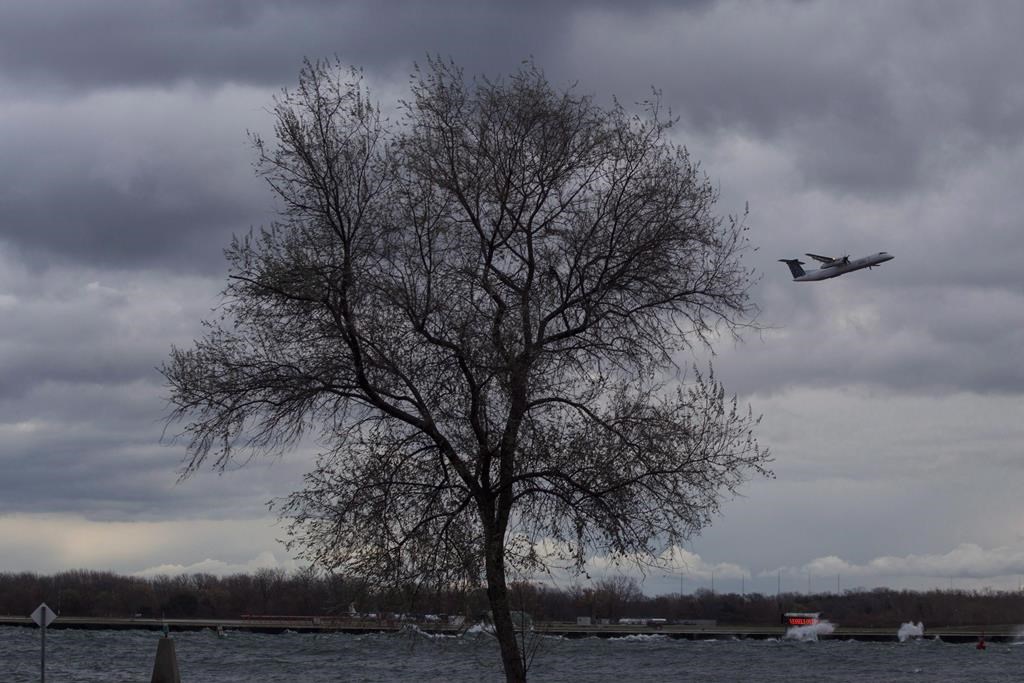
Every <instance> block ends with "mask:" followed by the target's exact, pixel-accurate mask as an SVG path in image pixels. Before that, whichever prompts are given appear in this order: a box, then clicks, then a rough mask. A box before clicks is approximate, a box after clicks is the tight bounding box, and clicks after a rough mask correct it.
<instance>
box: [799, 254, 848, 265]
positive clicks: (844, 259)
mask: <svg viewBox="0 0 1024 683" xmlns="http://www.w3.org/2000/svg"><path fill="white" fill-rule="evenodd" d="M807 255H808V256H810V257H811V258H812V259H814V260H815V261H819V262H820V263H821V265H822V266H823V267H826V268H827V267H828V266H845V265H846V264H847V263H849V262H850V257H849V256H840V257H838V258H832V257H831V256H819V255H818V254H807Z"/></svg>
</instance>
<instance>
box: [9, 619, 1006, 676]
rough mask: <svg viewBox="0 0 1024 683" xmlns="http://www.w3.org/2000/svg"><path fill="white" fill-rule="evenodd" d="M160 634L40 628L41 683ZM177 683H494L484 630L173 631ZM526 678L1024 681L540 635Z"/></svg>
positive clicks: (28, 633)
mask: <svg viewBox="0 0 1024 683" xmlns="http://www.w3.org/2000/svg"><path fill="white" fill-rule="evenodd" d="M159 637H160V634H159V633H154V632H151V631H80V630H55V629H50V630H48V631H47V638H46V653H47V668H46V680H47V682H48V683H92V682H95V683H120V682H124V683H128V682H131V683H145V681H148V680H149V678H150V674H151V672H152V667H153V658H154V655H155V654H156V647H157V640H158V639H159ZM174 640H175V644H176V649H177V653H178V664H179V667H180V669H181V673H182V683H236V682H237V683H241V682H245V683H277V682H281V683H284V682H288V683H291V682H293V681H302V682H303V683H321V682H322V683H327V682H330V683H337V682H340V681H380V682H382V683H383V682H387V683H391V682H393V681H395V682H403V681H410V682H411V681H452V682H461V681H465V682H469V681H500V680H503V679H502V676H501V673H500V669H499V665H498V656H497V646H496V643H495V642H494V639H493V637H492V636H490V635H488V634H486V633H479V632H476V633H470V634H467V635H465V636H461V637H440V636H428V635H425V634H422V633H418V632H415V631H410V632H407V633H397V634H395V633H392V634H368V635H347V634H341V633H337V634H334V633H332V634H293V633H283V634H280V635H265V634H255V633H243V632H228V633H227V636H226V637H224V638H218V637H217V634H216V633H214V632H212V631H205V632H204V631H199V632H192V633H176V634H174ZM534 642H535V643H536V644H537V651H536V654H535V657H534V660H533V663H532V665H531V667H530V674H529V677H530V680H531V681H537V682H542V681H543V682H546V683H556V682H557V683H565V682H569V681H609V682H611V683H633V682H639V681H700V682H701V683H705V682H717V681H721V682H723V683H726V682H728V683H735V682H736V681H758V682H765V681H780V682H782V681H785V682H786V683H794V682H795V681H812V682H813V683H827V682H829V681H871V682H885V681H893V682H902V681H913V682H915V683H924V682H926V681H928V682H931V681H964V682H965V683H966V682H970V683H993V682H999V681H1022V680H1024V645H1021V644H1017V643H990V644H989V646H988V649H987V650H984V651H979V650H976V649H975V647H974V645H972V644H952V643H943V642H941V641H936V640H915V641H908V642H906V643H899V642H897V640H896V634H895V632H894V634H893V642H891V643H869V642H854V641H838V640H822V641H819V642H796V641H787V640H782V641H776V640H767V641H765V640H720V641H690V640H672V639H669V638H667V637H664V636H632V637H628V638H618V639H609V640H603V639H598V638H587V639H582V640H566V639H560V638H547V637H545V638H539V639H535V641H534ZM38 680H39V631H38V630H37V629H31V628H19V627H0V683H29V682H36V681H38Z"/></svg>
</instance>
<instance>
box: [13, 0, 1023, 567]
mask: <svg viewBox="0 0 1024 683" xmlns="http://www.w3.org/2000/svg"><path fill="white" fill-rule="evenodd" d="M1022 20H1024V9H1022V8H1018V7H1017V6H1015V5H1008V4H985V5H966V4H963V3H955V2H938V3H900V4H893V3H885V2H867V3H857V4H851V3H840V2H815V3H804V2H793V3H768V2H764V3H760V2H753V3H748V2H742V3H741V2H735V1H733V0H722V1H718V2H713V1H711V0H706V1H704V0H702V1H700V2H690V3H673V2H644V3H631V4H630V5H629V6H628V8H626V6H624V5H622V4H621V3H614V2H611V1H610V0H609V1H607V2H583V1H582V0H581V1H579V2H565V3H544V2H539V1H530V2H521V3H508V2H489V3H476V2H469V1H468V0H466V1H464V2H463V1H458V2H443V3H438V2H415V1H413V0H408V1H404V2H395V3H371V2H369V0H365V1H363V0H359V1H353V2H342V3H333V2H314V1H308V2H291V3H286V2H271V1H270V0H264V1H258V2H240V1H239V2H221V3H215V4H211V3H203V2H170V1H167V2H155V3H130V2H110V1H108V2H94V3H88V4H84V3H80V2H70V1H62V0H58V1H57V2H50V3H27V2H26V3H13V4H10V5H9V6H6V7H5V13H4V21H3V22H2V23H0V85H2V87H0V463H2V464H3V466H4V471H5V475H4V477H2V478H0V523H2V524H0V526H3V528H4V529H5V533H8V532H11V531H12V530H16V529H17V528H21V527H18V526H17V525H16V524H14V523H13V522H12V521H11V520H12V519H16V518H14V517H10V515H25V514H28V515H30V516H32V517H33V520H36V521H34V522H32V523H31V524H30V523H28V522H26V523H25V526H24V527H23V528H24V529H26V530H27V529H36V528H47V529H50V528H51V527H48V526H46V524H44V523H43V522H38V518H39V516H40V515H44V514H45V513H52V512H56V511H60V512H61V513H62V514H63V516H62V517H61V519H77V520H79V522H80V523H81V527H82V528H83V529H87V530H88V533H90V534H94V535H95V536H96V537H97V538H106V539H108V541H109V538H112V537H113V535H116V534H119V533H122V532H123V527H122V526H121V525H118V524H115V522H116V521H117V520H138V519H147V520H190V521H189V522H188V523H186V522H184V521H182V522H180V523H175V524H177V526H175V530H176V531H175V534H177V535H176V537H175V538H176V539H177V540H176V541H175V544H173V549H174V552H175V553H180V555H173V554H168V553H167V552H163V551H161V552H157V550H154V549H152V548H150V549H147V550H145V551H144V552H145V553H149V554H147V555H145V557H143V555H141V554H139V553H143V550H138V552H136V553H135V554H132V555H131V556H130V557H129V556H127V555H126V556H124V558H121V555H117V553H118V552H119V551H117V550H116V548H114V546H115V545H116V544H115V543H113V542H110V543H108V542H107V541H104V543H105V545H102V546H101V547H102V548H104V549H106V550H105V551H104V552H106V553H107V555H108V556H113V555H117V557H118V558H121V559H118V560H117V566H118V567H125V568H127V569H132V568H134V569H141V568H145V567H154V566H158V565H167V566H183V567H187V566H211V567H212V566H222V565H223V566H229V565H230V566H235V565H245V564H246V563H248V562H250V561H252V558H256V557H259V556H260V555H261V553H262V552H264V551H266V550H268V549H270V548H269V546H268V545H266V543H265V539H264V538H263V536H260V539H259V540H258V542H257V541H255V540H254V541H253V542H254V543H258V545H254V546H252V547H250V546H247V545H245V544H244V543H242V541H241V540H240V539H237V538H232V539H231V541H232V545H231V551H230V553H228V554H225V555H217V554H216V550H217V547H218V545H217V542H216V540H211V539H216V538H217V534H224V533H228V534H232V533H236V532H233V531H224V529H229V528H230V529H235V528H236V527H233V526H232V525H230V524H226V523H225V524H221V522H223V520H225V519H227V518H232V517H234V518H238V519H265V512H264V508H263V504H264V502H265V501H266V500H267V499H269V498H272V497H275V496H280V495H284V494H287V493H288V492H289V491H290V490H292V489H293V488H295V487H297V486H298V485H299V482H300V478H301V472H302V471H303V469H304V468H305V467H308V465H309V457H310V456H309V453H308V452H307V451H303V452H300V453H297V454H295V455H294V456H293V457H287V458H285V459H284V460H283V461H281V462H279V463H276V464H275V465H274V466H273V467H269V468H268V467H264V466H256V467H249V468H243V469H241V470H240V471H238V472H232V473H230V474H228V475H225V476H223V477H221V476H216V475H213V474H210V473H203V474H200V475H198V476H197V477H195V478H193V479H191V480H189V481H187V482H185V483H183V484H181V485H176V484H174V481H175V480H176V475H177V467H178V465H179V459H180V457H181V455H182V447H181V445H180V444H178V445H175V446H171V447H167V446H162V445H160V443H159V441H160V434H161V431H162V428H163V422H162V419H161V418H162V417H163V414H164V412H165V410H166V406H165V405H164V403H163V397H162V392H163V389H162V387H161V385H160V382H161V379H160V377H159V376H158V374H157V373H156V371H155V369H154V368H155V366H158V365H159V364H160V363H161V362H162V361H163V360H164V358H165V357H166V354H167V352H168V349H169V347H170V345H171V344H179V345H188V344H189V343H190V340H191V339H193V338H194V337H196V336H197V335H199V334H201V328H200V326H199V321H200V320H201V319H203V318H204V317H208V316H209V314H210V308H211V307H212V306H214V305H216V303H217V292H218V290H219V289H220V288H221V286H222V281H223V280H222V278H223V273H224V262H223V258H222V253H221V252H222V249H223V247H224V246H225V245H226V244H227V241H228V239H229V237H230V235H231V234H232V233H238V232H243V231H245V230H248V229H249V227H250V226H254V225H261V224H265V223H267V222H268V221H269V220H271V219H272V216H273V205H272V203H271V198H270V195H269V193H268V192H267V191H266V188H265V187H263V185H262V184H261V182H260V181H259V179H257V178H255V177H254V175H253V172H252V168H251V162H252V153H251V150H250V148H249V146H248V144H247V141H246V137H245V131H246V130H257V131H265V130H266V127H267V125H268V122H269V115H268V113H267V111H266V110H267V107H268V106H269V105H270V103H271V98H272V95H273V94H274V92H276V91H277V89H278V88H280V87H282V86H289V85H291V84H293V83H294V81H295V78H296V74H297V72H298V69H299V67H300V63H301V59H302V57H303V56H310V57H314V58H316V57H328V58H329V57H331V56H332V55H338V57H339V58H340V59H341V60H342V61H343V62H350V63H353V64H356V65H361V66H365V67H366V68H367V72H368V74H369V78H370V81H371V82H372V84H373V86H374V89H375V91H376V92H378V93H380V94H381V96H382V97H384V98H385V99H387V100H390V99H393V98H394V97H395V96H396V95H397V94H398V93H400V92H401V91H402V89H403V88H404V84H405V82H406V78H407V74H408V73H409V69H410V68H411V65H412V62H413V61H414V60H421V59H422V58H423V57H424V55H426V54H428V53H430V54H440V55H442V56H452V57H454V58H455V59H456V60H457V61H458V62H460V63H461V64H462V65H463V66H465V68H466V70H467V71H468V72H470V73H480V72H485V73H490V74H495V73H507V72H508V71H510V70H512V69H514V68H516V66H518V64H519V62H520V60H522V59H523V58H525V57H527V56H529V55H533V56H534V57H535V59H536V62H537V63H538V65H540V66H541V67H542V68H544V69H545V70H546V72H547V73H548V74H549V75H550V76H551V78H552V80H553V81H555V82H556V83H565V84H568V83H571V82H574V81H577V80H578V81H579V86H578V89H579V90H580V91H581V92H586V93H593V94H594V95H595V97H597V98H598V99H599V100H600V101H607V99H608V98H610V97H611V95H613V94H615V95H617V96H619V97H620V98H621V99H622V100H623V101H624V102H633V101H634V100H637V99H640V98H643V97H646V96H647V95H648V94H649V93H650V90H649V89H650V86H651V85H655V86H658V87H659V88H661V89H662V91H663V93H664V94H663V97H664V102H665V103H666V104H667V105H670V106H671V107H672V109H673V111H674V112H675V113H676V114H677V115H679V116H680V123H679V125H678V126H676V128H675V129H674V134H675V135H677V136H678V137H677V139H678V141H679V142H680V143H681V144H685V145H687V146H688V147H689V149H690V150H691V151H692V152H693V153H694V155H695V157H696V158H697V159H699V160H701V161H702V162H703V164H704V165H703V168H704V169H705V170H706V171H708V172H709V174H710V175H711V177H712V178H713V179H714V180H715V181H716V182H718V183H720V186H721V188H722V202H721V207H720V208H721V210H722V211H723V212H738V211H741V210H742V207H743V203H744V202H745V201H749V202H750V206H751V214H750V217H749V219H748V222H749V224H750V225H751V227H752V230H751V233H750V234H751V236H752V239H753V241H754V243H755V245H756V246H758V247H759V248H760V249H759V251H757V252H754V253H752V254H750V255H749V257H748V258H749V259H750V263H751V264H752V265H753V266H755V267H756V268H757V269H758V270H759V271H760V272H761V273H762V276H763V278H762V281H761V282H760V284H759V285H758V286H757V287H756V288H755V291H754V296H755V300H756V301H757V302H758V303H759V304H760V305H761V307H762V318H761V320H762V322H763V323H764V324H766V325H767V326H769V329H768V330H767V331H766V332H765V334H764V336H763V339H760V338H757V336H756V335H752V336H750V337H749V338H748V340H747V341H746V343H744V344H740V345H737V346H733V345H731V344H729V343H727V342H723V343H721V344H719V345H718V347H717V351H718V352H719V353H718V356H717V358H716V359H715V364H716V371H717V374H718V376H719V377H720V378H721V379H723V380H724V381H725V384H726V387H727V388H728V389H729V390H732V391H738V392H739V393H740V394H742V395H743V396H745V397H749V398H750V400H751V401H752V402H753V408H754V410H755V412H759V413H764V415H765V420H764V423H763V426H762V439H763V441H764V443H765V444H766V445H768V446H769V447H771V448H772V449H773V451H774V452H775V454H776V457H777V463H776V473H777V476H778V479H777V480H775V481H764V482H753V483H751V485H750V486H749V488H748V489H745V492H746V493H747V494H748V497H747V498H745V499H741V500H738V501H734V502H732V503H731V504H729V505H727V506H726V507H725V509H724V511H725V516H724V517H723V518H722V519H721V520H719V521H718V522H717V523H716V524H715V525H714V526H713V527H712V528H711V529H709V530H708V531H707V532H706V533H705V534H704V535H703V536H702V537H700V538H698V539H696V540H695V542H694V543H695V546H694V547H695V549H696V550H697V551H699V552H700V555H701V558H702V559H701V566H703V567H705V568H706V567H712V566H723V567H724V566H725V565H723V564H721V563H723V562H734V563H737V564H738V566H743V567H749V568H751V570H752V571H755V572H757V571H768V572H772V571H775V570H776V569H777V568H778V567H794V568H796V569H795V570H794V571H797V570H801V568H803V567H804V566H805V564H806V565H807V566H812V565H813V566H815V567H817V566H819V564H820V565H821V566H824V565H823V564H821V562H819V563H818V564H814V562H817V561H818V560H815V558H819V559H820V558H826V559H827V558H829V557H830V556H832V555H834V556H835V557H837V558H842V560H840V561H841V562H844V563H846V564H845V565H844V566H847V567H849V568H850V571H856V572H860V573H861V574H864V575H865V576H866V574H867V573H868V572H870V571H872V567H874V564H873V560H874V559H875V558H883V557H892V558H913V557H927V558H932V559H935V560H936V563H935V564H938V565H941V564H942V562H943V561H944V559H946V554H947V553H950V551H951V549H953V548H957V547H958V546H960V545H961V544H968V543H975V544H977V545H978V546H979V547H982V548H990V549H993V550H992V551H991V553H990V554H995V555H1000V554H1001V553H1002V551H1000V550H999V549H1000V548H1003V547H1016V546H1014V544H1015V543H1017V544H1019V541H1020V539H1021V538H1024V528H1019V525H1016V523H1015V522H1011V523H1008V524H1001V525H990V524H986V519H987V518H988V516H990V512H988V510H991V509H992V507H993V506H995V507H998V508H999V509H1000V510H1002V511H1003V513H1004V516H1007V517H1008V518H1009V519H1011V520H1012V519H1022V518H1024V516H1022V514H1021V513H1022V512H1024V511H1022V510H1021V509H1020V505H1019V503H1018V502H1017V498H1019V496H1018V495H1017V493H1016V489H1017V488H1019V487H1018V486H1016V484H1017V482H1019V480H1020V479H1019V478H1020V468H1021V466H1020V462H1022V460H1021V457H1020V456H1021V452H1020V446H1019V444H1020V443H1021V434H1020V430H1019V419H1018V418H1017V417H1016V413H1015V412H1014V410H1016V409H1017V407H1018V406H1019V402H1020V398H1021V396H1022V395H1024V365H1022V364H1021V363H1020V361H1019V359H1018V356H1019V355H1020V349H1021V348H1024V336H1022V335H1024V332H1022V330H1024V287H1022V285H1021V277H1020V268H1021V266H1020V264H1021V263H1022V262H1024V238H1022V236H1024V231H1022V230H1021V218H1020V217H1021V216H1024V195H1022V194H1021V193H1020V191H1019V187H1018V186H1019V178H1020V177H1022V175H1024V116H1021V115H1020V114H1021V111H1022V109H1024V75H1022V73H1021V71H1020V69H1019V65H1020V64H1021V63H1024V44H1022V43H1021V41H1020V40H1019V36H1018V35H1017V30H1016V29H1017V27H1018V26H1020V25H1021V23H1022ZM883 249H884V250H887V251H890V252H892V253H894V254H895V255H896V260H895V261H893V262H891V263H889V264H886V265H885V266H883V267H882V268H881V269H878V270H874V271H870V272H861V273H856V274H853V275H849V276H845V277H843V278H840V279H838V280H833V281H830V282H825V283H819V284H810V285H798V284H794V283H792V282H791V281H790V278H789V274H788V273H787V272H786V270H785V268H784V267H783V266H782V264H779V263H777V262H776V259H778V258H783V257H792V256H797V255H800V254H803V253H804V252H806V251H813V252H817V253H831V254H835V255H842V254H846V253H849V254H853V255H857V254H864V253H870V252H874V251H879V250H883ZM686 360H687V359H683V362H684V363H685V362H686ZM964 481H969V482H971V486H964V485H963V483H962V482H964ZM794 500H798V501H799V504H798V505H794V504H793V501H794ZM936 500H939V501H941V505H937V504H936ZM82 518H85V519H88V520H94V521H93V522H88V523H85V522H81V519H82ZM202 519H210V520H220V522H217V523H213V522H211V523H209V526H205V527H203V528H204V529H205V531H204V534H206V535H205V536H204V540H203V541H202V547H201V548H198V547H197V549H196V550H195V552H194V553H189V552H187V548H188V540H189V539H188V536H189V535H188V532H187V527H188V524H196V525H201V524H202V523H201V522H199V521H197V520H202ZM37 522H38V524H37ZM34 524H35V525H36V526H33V525H34ZM40 525H41V526H40ZM156 526H159V525H156ZM75 528H76V529H77V528H78V527H77V526H76V527H75ZM148 528H149V527H147V529H148ZM906 528H913V529H915V533H914V534H913V538H909V539H908V537H907V534H906V533H905V532H903V531H901V530H902V529H906ZM103 529H106V530H108V531H109V533H107V532H104V531H102V530H103ZM110 530H116V533H115V531H110ZM147 533H148V532H147ZM25 534H26V538H27V537H28V536H31V535H32V532H30V531H25ZM140 535H141V532H140V534H136V535H135V536H133V538H136V539H138V538H139V537H141V536H140ZM63 542H64V541H61V543H63ZM19 547H23V548H28V547H29V545H23V546H19ZM31 547H32V552H31V553H30V552H29V551H25V552H24V553H23V554H22V555H19V557H23V558H28V557H30V556H31V555H32V553H34V552H36V551H38V550H39V548H38V543H37V544H36V545H33V546H31ZM140 547H141V546H140ZM168 547H172V546H168ZM964 547H968V546H964ZM147 548H148V546H147ZM273 551H274V552H279V549H278V548H276V547H275V548H274V550H273ZM18 552H21V551H18ZM54 552H55V553H56V550H55V551H54ZM97 552H98V551H97ZM986 552H988V551H986ZM111 554H113V555H111ZM983 554H984V553H983ZM956 555H957V558H966V559H964V562H968V563H969V561H970V558H971V557H972V555H971V553H961V552H957V553H956ZM0 556H5V557H7V556H9V555H7V554H5V553H4V552H0ZM99 556H100V555H96V554H95V553H94V555H81V554H79V555H75V557H99ZM64 557H71V555H67V556H61V555H59V554H54V555H53V556H52V557H50V559H49V560H47V561H48V562H49V563H50V564H48V565H47V566H48V567H56V568H59V567H60V566H62V564H61V563H62V562H63V563H65V564H66V562H69V561H71V560H67V559H62V558H64ZM1014 557H1016V555H1014ZM83 561H85V560H83ZM958 561H960V560H959V559H958ZM1015 561H1016V560H1015ZM25 562H29V560H27V559H26V560H25ZM908 562H909V560H908ZM987 562H988V560H986V559H985V558H982V559H981V560H979V562H978V567H979V569H977V571H975V573H978V572H984V571H995V570H994V569H992V568H991V567H989V565H988V564H986V563H987ZM218 563H220V564H218ZM224 563H227V564H224ZM911 564H913V563H912V562H911ZM998 564H999V563H998V562H996V563H995V564H994V565H992V566H996V565H998ZM982 565H984V566H982ZM19 566H21V565H19ZM24 566H26V567H30V565H29V564H25V565H24ZM76 566H79V565H76ZM100 566H111V565H105V564H103V563H100ZM829 566H831V565H829ZM957 566H960V565H957ZM1014 566H1016V565H1014ZM985 567H989V568H988V569H985ZM997 568H998V567H997ZM2 569H3V567H2V566H0V570H2ZM907 571H909V570H907ZM957 571H965V572H968V573H970V571H972V570H970V569H969V568H968V569H958V570H957ZM979 575H980V574H979Z"/></svg>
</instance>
